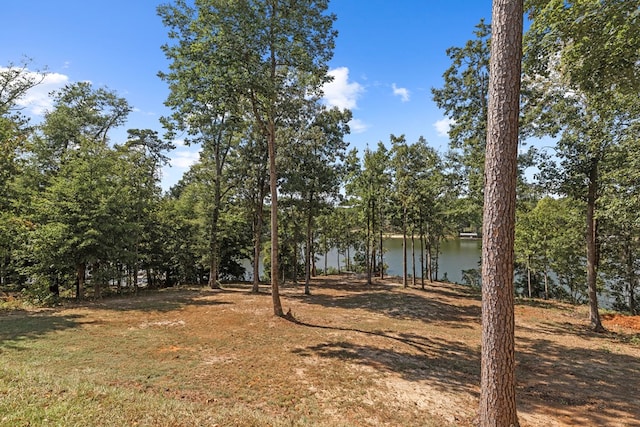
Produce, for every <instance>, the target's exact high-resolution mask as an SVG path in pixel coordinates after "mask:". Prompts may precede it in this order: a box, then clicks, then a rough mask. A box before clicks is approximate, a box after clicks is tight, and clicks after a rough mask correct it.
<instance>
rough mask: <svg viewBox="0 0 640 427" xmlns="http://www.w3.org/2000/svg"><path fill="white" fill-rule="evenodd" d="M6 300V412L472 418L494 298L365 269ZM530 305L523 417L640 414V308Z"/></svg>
mask: <svg viewBox="0 0 640 427" xmlns="http://www.w3.org/2000/svg"><path fill="white" fill-rule="evenodd" d="M249 289H250V287H249V286H248V285H241V284H238V285H228V286H226V287H225V290H223V291H212V290H208V289H198V288H193V289H185V288H182V289H167V290H163V291H149V292H144V293H142V294H141V295H139V296H125V297H115V298H107V299H103V300H101V301H98V302H87V303H83V304H75V303H73V302H65V303H64V304H63V306H62V307H59V308H55V309H41V310H28V311H23V310H20V311H15V310H14V311H8V312H0V426H26V425H30V426H39V425H42V426H45V425H46V426H50V425H57V426H65V427H66V426H87V425H92V426H123V425H137V426H194V425H201V426H216V425H218V426H267V425H269V426H446V425H451V426H472V425H474V423H475V418H476V407H477V400H478V392H479V372H480V360H479V355H480V300H479V296H478V295H477V294H474V293H473V292H471V291H470V290H469V289H468V288H465V287H462V286H457V285H451V284H442V283H436V284H428V286H427V290H426V291H421V290H418V289H403V288H402V287H401V286H400V285H399V284H398V283H397V281H394V280H387V281H384V282H378V283H377V284H375V285H373V286H366V284H365V283H364V282H363V281H361V280H357V279H354V278H351V277H346V276H345V277H338V276H333V277H330V278H318V279H315V280H314V281H313V284H312V295H311V296H305V295H303V293H302V286H301V285H300V286H291V285H287V286H285V287H284V288H283V289H282V302H283V307H284V309H285V311H287V310H291V314H292V316H293V318H294V320H286V319H281V318H277V317H274V316H273V314H272V313H273V311H272V307H271V296H270V295H269V293H268V287H266V286H265V287H263V288H262V292H261V293H259V294H251V293H250V292H249ZM586 316H587V315H586V311H585V309H584V308H576V307H572V306H568V305H563V304H557V303H548V302H545V301H537V300H536V301H521V302H519V303H518V305H517V307H516V335H517V336H516V345H517V358H518V366H517V369H518V372H517V376H518V385H517V391H518V399H519V401H518V409H519V415H520V421H521V425H522V426H586V425H589V426H595V425H602V426H640V405H639V404H638V400H637V387H638V384H640V330H639V326H640V325H639V322H638V318H637V317H635V318H631V317H624V316H605V317H604V324H605V326H606V327H607V328H608V329H609V332H608V333H606V334H594V333H592V332H590V331H589V330H588V328H587V320H586Z"/></svg>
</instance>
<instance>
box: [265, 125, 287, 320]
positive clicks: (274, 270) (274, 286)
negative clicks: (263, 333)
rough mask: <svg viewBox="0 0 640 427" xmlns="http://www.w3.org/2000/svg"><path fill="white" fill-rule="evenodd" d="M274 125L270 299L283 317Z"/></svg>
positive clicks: (271, 143) (271, 142) (271, 128)
mask: <svg viewBox="0 0 640 427" xmlns="http://www.w3.org/2000/svg"><path fill="white" fill-rule="evenodd" d="M275 132H276V130H275V125H274V124H273V122H271V123H269V137H268V140H267V145H268V150H269V188H270V190H271V299H272V300H273V314H274V315H276V316H280V317H282V316H284V312H283V311H282V303H281V302H280V289H279V286H278V270H279V268H278V174H277V170H276V134H275Z"/></svg>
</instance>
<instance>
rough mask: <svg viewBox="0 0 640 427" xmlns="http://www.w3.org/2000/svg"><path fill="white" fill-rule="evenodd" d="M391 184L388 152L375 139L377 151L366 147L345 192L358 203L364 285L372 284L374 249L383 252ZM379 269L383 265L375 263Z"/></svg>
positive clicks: (352, 172) (374, 259)
mask: <svg viewBox="0 0 640 427" xmlns="http://www.w3.org/2000/svg"><path fill="white" fill-rule="evenodd" d="M390 186H391V176H390V173H389V151H388V150H387V148H386V147H385V146H384V144H383V143H382V142H378V147H377V150H376V151H372V150H370V149H369V148H367V149H366V150H365V152H364V154H363V158H362V165H358V168H353V169H352V171H351V174H350V177H349V180H348V182H347V186H346V188H347V193H348V194H349V195H351V196H353V198H354V203H356V204H357V207H358V210H359V213H360V218H359V221H361V224H360V229H361V230H364V233H363V234H364V242H362V243H363V244H362V247H363V249H364V250H363V252H364V269H365V272H366V274H367V284H369V285H370V284H371V283H372V281H371V279H372V276H373V274H374V271H375V270H376V252H377V251H378V250H379V251H380V252H382V250H383V248H382V245H381V244H380V243H381V240H382V239H378V237H379V236H381V235H382V227H383V224H382V218H381V215H380V213H381V212H384V208H385V205H386V203H387V200H388V194H389V191H390ZM378 267H379V268H380V269H381V270H382V269H383V268H384V265H380V266H378Z"/></svg>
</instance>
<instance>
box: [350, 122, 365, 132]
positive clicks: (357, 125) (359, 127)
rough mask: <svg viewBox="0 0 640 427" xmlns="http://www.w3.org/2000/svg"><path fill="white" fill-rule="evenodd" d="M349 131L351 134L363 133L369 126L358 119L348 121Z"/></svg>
mask: <svg viewBox="0 0 640 427" xmlns="http://www.w3.org/2000/svg"><path fill="white" fill-rule="evenodd" d="M349 129H350V130H351V133H363V132H365V131H366V130H367V129H369V126H368V125H367V124H366V123H364V122H363V121H362V120H360V119H351V120H350V121H349Z"/></svg>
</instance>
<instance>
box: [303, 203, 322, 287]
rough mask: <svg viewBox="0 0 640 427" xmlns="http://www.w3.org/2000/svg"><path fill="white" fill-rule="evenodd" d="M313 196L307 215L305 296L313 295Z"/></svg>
mask: <svg viewBox="0 0 640 427" xmlns="http://www.w3.org/2000/svg"><path fill="white" fill-rule="evenodd" d="M312 206H313V194H312V195H311V197H310V200H309V211H308V213H307V238H306V241H307V242H306V247H305V251H304V252H305V254H304V257H305V263H304V294H305V295H311V290H310V288H309V284H310V282H311V245H312V238H311V237H312V234H313V212H312V208H311V207H312ZM325 259H326V251H325Z"/></svg>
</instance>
